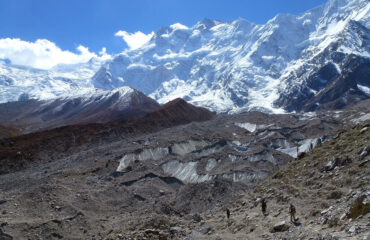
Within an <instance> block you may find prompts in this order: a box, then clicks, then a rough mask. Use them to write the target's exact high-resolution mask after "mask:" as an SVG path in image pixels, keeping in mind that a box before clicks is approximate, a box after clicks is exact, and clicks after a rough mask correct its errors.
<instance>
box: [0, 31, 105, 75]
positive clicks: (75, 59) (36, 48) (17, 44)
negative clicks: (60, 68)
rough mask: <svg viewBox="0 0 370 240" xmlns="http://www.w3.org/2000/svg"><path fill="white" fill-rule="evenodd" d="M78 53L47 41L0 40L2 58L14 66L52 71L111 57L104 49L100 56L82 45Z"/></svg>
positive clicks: (0, 55) (78, 48)
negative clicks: (58, 66) (59, 65)
mask: <svg viewBox="0 0 370 240" xmlns="http://www.w3.org/2000/svg"><path fill="white" fill-rule="evenodd" d="M77 51H78V53H73V52H70V51H66V50H62V49H60V48H59V47H58V46H57V45H56V44H55V43H53V42H51V41H49V40H47V39H38V40H36V41H35V42H27V41H23V40H21V39H18V38H2V39H0V58H3V59H4V58H5V59H9V60H10V61H11V62H12V64H16V65H23V66H29V67H35V68H41V69H50V68H52V67H54V66H55V65H57V64H76V63H83V62H87V61H89V60H90V59H91V58H92V57H95V58H98V59H101V60H107V59H110V58H111V56H110V55H109V54H107V53H106V49H105V48H103V49H102V51H100V53H99V55H97V54H96V53H94V52H90V51H89V49H88V48H87V47H84V46H82V45H80V46H78V47H77Z"/></svg>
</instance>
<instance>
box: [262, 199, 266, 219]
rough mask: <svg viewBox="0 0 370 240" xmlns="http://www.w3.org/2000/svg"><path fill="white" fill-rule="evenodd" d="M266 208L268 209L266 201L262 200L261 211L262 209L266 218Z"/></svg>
mask: <svg viewBox="0 0 370 240" xmlns="http://www.w3.org/2000/svg"><path fill="white" fill-rule="evenodd" d="M266 208H267V203H266V199H265V198H262V200H261V209H262V213H263V215H265V216H266Z"/></svg>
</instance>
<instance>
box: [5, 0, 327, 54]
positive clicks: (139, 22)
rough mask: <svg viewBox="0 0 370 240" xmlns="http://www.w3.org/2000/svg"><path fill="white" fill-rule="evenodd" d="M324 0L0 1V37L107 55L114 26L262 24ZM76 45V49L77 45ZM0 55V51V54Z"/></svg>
mask: <svg viewBox="0 0 370 240" xmlns="http://www.w3.org/2000/svg"><path fill="white" fill-rule="evenodd" d="M324 2H325V0H130V1H128V0H121V1H119V0H0V23H1V24H0V39H3V38H19V39H21V40H23V41H29V42H34V41H36V40H37V39H47V40H49V41H51V42H52V43H55V44H56V46H57V47H58V48H60V49H62V50H68V51H71V52H79V50H76V48H77V47H79V46H80V45H82V46H84V47H88V48H89V51H90V52H94V53H98V52H99V51H101V49H102V48H103V47H105V48H106V50H107V52H108V53H109V54H116V53H119V52H121V51H122V50H124V49H125V48H126V47H127V45H126V44H125V42H124V41H123V39H122V38H121V37H117V36H115V33H116V32H117V31H119V30H124V31H127V32H130V33H133V32H137V31H141V32H143V33H145V34H148V33H150V32H152V31H156V30H157V29H158V28H159V27H161V26H169V25H171V24H173V23H177V22H179V23H182V24H184V25H187V26H189V27H190V26H192V25H194V24H195V23H196V22H197V21H199V20H202V19H203V18H212V19H218V20H222V21H228V20H235V19H237V18H238V17H242V18H244V19H247V20H249V21H251V22H255V23H260V24H263V23H265V22H266V21H268V20H269V19H271V18H272V17H274V16H275V15H276V14H277V13H292V14H300V13H303V12H304V11H306V10H308V9H310V8H313V7H316V6H318V5H321V4H323V3H324ZM80 50H81V49H80ZM0 58H1V56H0Z"/></svg>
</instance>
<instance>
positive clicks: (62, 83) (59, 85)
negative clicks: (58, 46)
mask: <svg viewBox="0 0 370 240" xmlns="http://www.w3.org/2000/svg"><path fill="white" fill-rule="evenodd" d="M101 64H102V61H101V60H99V59H94V58H92V59H91V60H90V61H89V62H87V63H81V64H60V65H57V66H55V67H53V68H52V69H50V70H42V69H36V68H32V67H24V66H17V65H12V64H8V63H7V62H6V61H3V60H0V103H4V102H13V101H23V100H27V99H40V100H45V99H51V98H57V97H60V96H62V95H71V94H74V93H78V94H81V93H82V92H90V91H91V89H92V88H93V86H92V85H91V83H90V78H91V77H92V76H93V75H94V74H95V72H96V71H97V70H98V69H99V68H100V66H101Z"/></svg>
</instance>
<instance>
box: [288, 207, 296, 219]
mask: <svg viewBox="0 0 370 240" xmlns="http://www.w3.org/2000/svg"><path fill="white" fill-rule="evenodd" d="M295 212H296V210H295V207H294V205H293V204H290V207H289V213H290V221H291V222H292V223H295V222H296V218H295Z"/></svg>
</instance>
